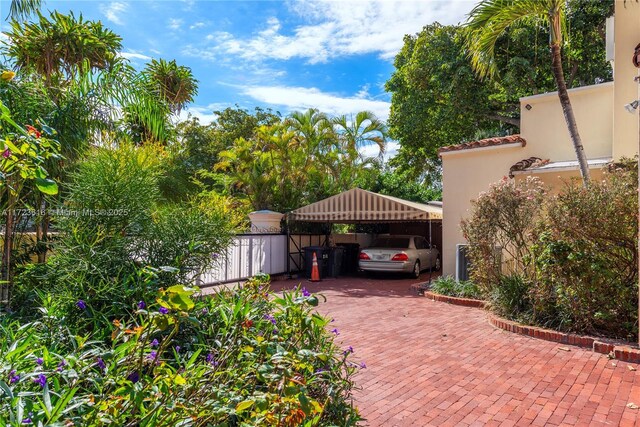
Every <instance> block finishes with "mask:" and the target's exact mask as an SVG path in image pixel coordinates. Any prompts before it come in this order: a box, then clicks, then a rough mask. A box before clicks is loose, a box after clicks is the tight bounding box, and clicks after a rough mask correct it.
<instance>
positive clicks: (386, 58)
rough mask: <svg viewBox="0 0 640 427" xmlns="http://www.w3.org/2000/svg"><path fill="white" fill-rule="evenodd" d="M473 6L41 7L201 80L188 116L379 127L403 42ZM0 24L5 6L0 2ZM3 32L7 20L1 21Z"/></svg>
mask: <svg viewBox="0 0 640 427" xmlns="http://www.w3.org/2000/svg"><path fill="white" fill-rule="evenodd" d="M474 3H475V1H472V0H441V1H436V0H422V1H391V0H378V1H364V0H359V1H352V2H347V1H325V0H299V1H195V0H173V1H155V2H149V1H132V0H128V1H127V0H119V1H111V2H106V1H105V2H102V1H52V0H49V1H46V2H45V6H44V8H45V9H48V10H53V9H57V10H58V11H60V12H63V13H65V12H68V11H69V10H72V11H74V13H82V14H83V15H84V17H85V18H87V19H94V20H101V21H102V22H103V23H104V24H105V25H106V26H108V27H109V28H111V29H112V30H113V31H115V32H116V33H117V34H119V35H120V36H122V38H123V46H124V49H123V56H125V57H127V58H128V59H129V60H131V62H132V63H133V64H134V65H135V66H137V67H140V68H142V67H143V66H144V64H145V62H146V61H148V60H149V59H150V58H164V59H168V60H171V59H175V60H177V62H178V63H179V64H181V65H186V66H188V67H190V68H191V69H192V70H193V73H194V75H195V77H196V78H197V79H198V80H199V82H200V84H199V93H198V96H197V98H196V101H195V102H194V104H192V105H191V106H190V108H188V109H187V110H186V111H185V112H183V115H184V116H186V115H187V114H189V113H190V114H192V115H195V116H197V117H199V118H200V119H201V121H202V122H209V121H211V120H212V119H213V117H214V116H213V110H216V109H222V108H225V107H227V106H233V105H235V104H238V105H240V106H241V107H243V108H248V109H253V107H254V106H261V107H270V108H272V109H274V110H277V111H280V112H281V113H283V114H288V113H289V112H291V111H294V110H302V109H306V108H309V107H317V108H319V109H320V110H322V111H324V112H327V113H329V114H332V115H337V114H350V113H353V112H356V111H360V110H371V111H373V112H374V113H376V114H377V115H378V116H379V117H380V118H382V119H386V118H387V116H388V112H389V105H390V104H389V101H390V95H389V94H388V93H386V92H385V91H384V83H385V81H386V80H387V79H388V78H389V76H390V75H391V73H392V71H393V58H394V56H395V54H396V53H397V52H398V50H399V49H400V48H401V47H402V38H403V36H404V34H412V33H415V32H418V31H419V30H420V29H421V28H422V26H423V25H426V24H429V23H431V22H434V21H438V22H440V23H443V24H453V23H458V22H461V21H463V20H464V19H465V15H466V14H467V13H468V12H469V10H471V8H472V7H473V5H474ZM0 7H1V12H2V16H3V18H4V17H6V14H7V12H8V1H6V0H1V1H0ZM0 25H2V28H3V29H4V28H6V25H7V24H6V22H2V23H1V24H0Z"/></svg>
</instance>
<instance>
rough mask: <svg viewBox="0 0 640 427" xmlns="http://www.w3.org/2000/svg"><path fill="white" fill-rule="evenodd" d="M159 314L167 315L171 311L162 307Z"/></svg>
mask: <svg viewBox="0 0 640 427" xmlns="http://www.w3.org/2000/svg"><path fill="white" fill-rule="evenodd" d="M158 312H159V313H160V314H167V313H168V312H169V309H168V308H166V307H160V308H159V309H158Z"/></svg>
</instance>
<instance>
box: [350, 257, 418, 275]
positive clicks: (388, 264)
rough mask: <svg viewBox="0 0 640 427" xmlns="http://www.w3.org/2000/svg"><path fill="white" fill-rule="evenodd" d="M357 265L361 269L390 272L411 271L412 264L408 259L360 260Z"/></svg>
mask: <svg viewBox="0 0 640 427" xmlns="http://www.w3.org/2000/svg"><path fill="white" fill-rule="evenodd" d="M358 267H359V268H360V270H363V271H387V272H392V273H411V272H412V271H413V264H412V263H411V262H409V261H362V260H361V261H360V262H359V263H358Z"/></svg>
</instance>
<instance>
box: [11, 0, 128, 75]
mask: <svg viewBox="0 0 640 427" xmlns="http://www.w3.org/2000/svg"><path fill="white" fill-rule="evenodd" d="M6 34H7V36H8V37H9V40H10V42H9V43H8V44H7V45H6V52H7V54H8V55H9V56H10V57H12V58H14V59H15V61H16V66H17V67H18V68H19V69H24V70H26V71H32V72H35V73H37V74H39V75H40V76H43V77H44V78H45V81H46V84H47V86H54V85H56V84H61V83H62V82H64V81H65V80H69V79H70V78H71V77H72V76H74V75H75V74H76V73H78V72H80V71H82V70H84V71H88V70H90V69H107V68H109V67H110V66H111V65H112V64H113V63H114V62H115V61H116V53H117V51H119V50H120V49H121V47H122V45H121V41H122V39H121V38H120V37H119V36H118V35H116V34H115V33H113V32H112V31H111V30H109V29H106V28H104V27H103V26H102V23H100V22H94V21H85V20H84V19H83V18H82V16H80V17H79V18H76V17H75V16H74V15H73V14H72V13H71V14H69V15H63V14H61V13H59V12H56V11H54V12H52V13H51V15H50V17H49V18H47V17H45V16H43V15H42V14H40V13H39V12H38V20H37V21H36V22H19V21H13V22H12V23H11V31H10V32H7V33H6Z"/></svg>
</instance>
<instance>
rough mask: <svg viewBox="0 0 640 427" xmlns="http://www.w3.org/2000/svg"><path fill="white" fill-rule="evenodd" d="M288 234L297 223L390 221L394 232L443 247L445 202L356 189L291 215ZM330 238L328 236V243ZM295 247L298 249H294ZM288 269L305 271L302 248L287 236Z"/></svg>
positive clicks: (390, 230)
mask: <svg viewBox="0 0 640 427" xmlns="http://www.w3.org/2000/svg"><path fill="white" fill-rule="evenodd" d="M286 221H287V233H288V234H289V230H290V228H291V227H290V225H291V224H292V223H293V222H303V223H324V224H329V225H332V224H389V233H390V234H415V235H422V236H424V237H426V238H427V239H428V240H429V242H431V243H432V244H435V245H436V246H437V247H438V248H441V247H442V205H441V204H439V203H438V204H436V203H434V204H424V203H417V202H412V201H409V200H403V199H399V198H397V197H392V196H387V195H384V194H378V193H373V192H371V191H367V190H363V189H361V188H353V189H351V190H348V191H345V192H343V193H340V194H336V195H335V196H331V197H328V198H326V199H324V200H320V201H318V202H315V203H312V204H310V205H307V206H303V207H301V208H298V209H296V210H294V211H291V212H289V213H288V214H287V217H286ZM328 241H329V234H327V235H326V236H325V241H324V244H325V245H326V244H327V242H328ZM292 246H293V247H292ZM294 249H295V250H294ZM287 251H288V254H289V257H288V259H287V270H288V273H289V275H291V273H292V268H293V267H295V268H296V269H297V270H298V271H299V270H301V265H300V264H301V262H299V261H300V259H304V258H303V257H304V253H303V251H302V248H301V247H299V246H298V245H297V243H296V242H295V241H293V240H292V239H291V237H290V235H289V238H287Z"/></svg>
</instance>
